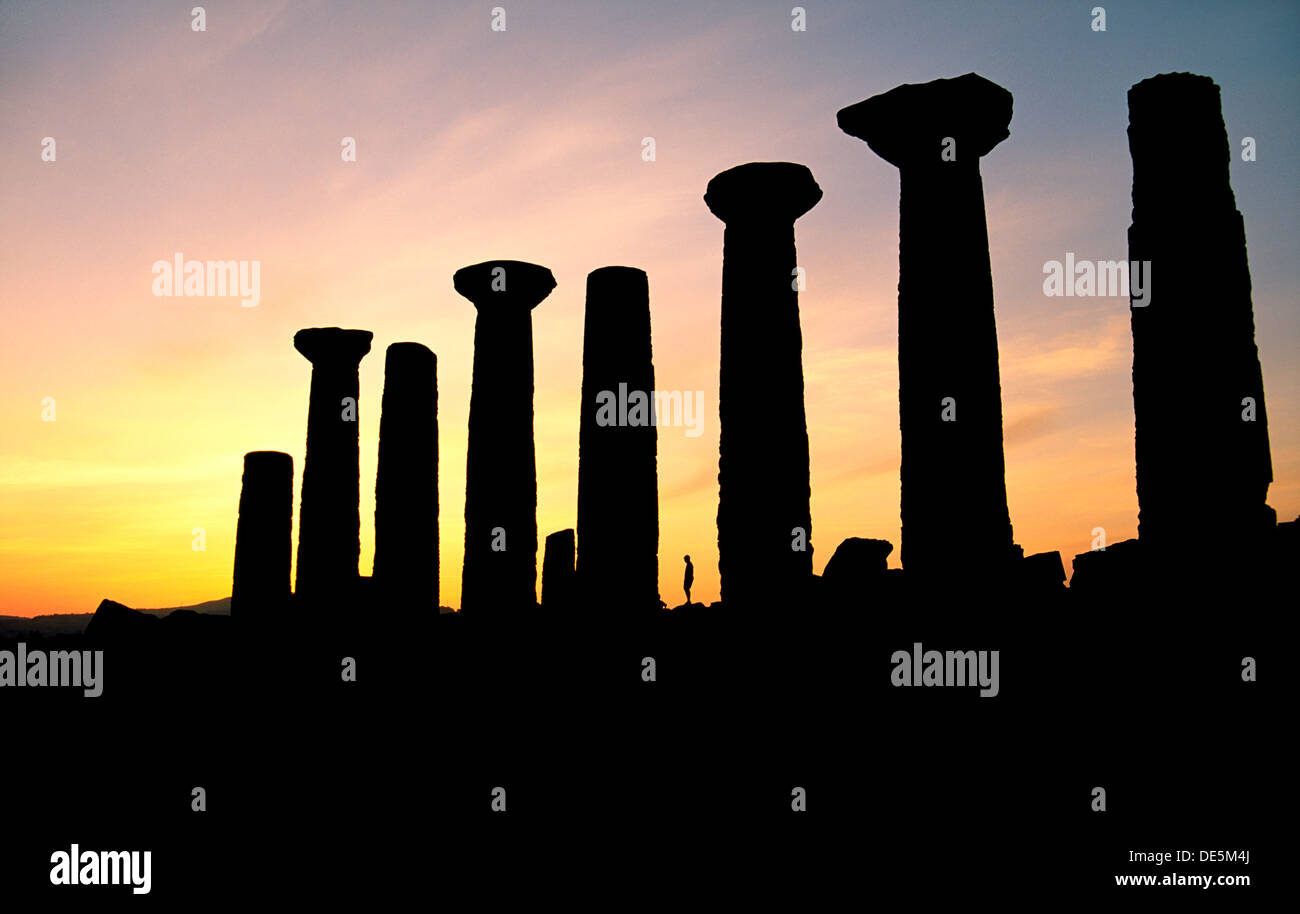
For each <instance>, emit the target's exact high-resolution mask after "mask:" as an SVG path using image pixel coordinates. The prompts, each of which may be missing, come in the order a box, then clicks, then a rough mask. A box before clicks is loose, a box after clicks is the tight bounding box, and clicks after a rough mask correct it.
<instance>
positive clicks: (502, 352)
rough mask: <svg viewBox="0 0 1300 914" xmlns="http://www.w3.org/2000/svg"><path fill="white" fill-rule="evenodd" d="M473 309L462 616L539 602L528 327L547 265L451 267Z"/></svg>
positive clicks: (544, 286) (544, 287)
mask: <svg viewBox="0 0 1300 914" xmlns="http://www.w3.org/2000/svg"><path fill="white" fill-rule="evenodd" d="M454 283H455V287H456V291H457V292H459V293H460V294H461V295H463V296H465V297H466V298H468V299H469V300H470V301H471V302H473V303H474V307H475V308H476V309H478V317H477V319H476V320H475V321H474V377H473V387H472V389H471V391H470V398H469V447H468V454H467V456H466V459H465V565H464V570H463V575H462V579H461V597H460V608H461V611H462V612H465V611H468V612H476V611H478V612H495V611H502V610H510V609H519V608H523V607H528V606H534V605H536V603H537V462H536V455H535V451H534V447H533V322H532V314H531V312H532V309H533V308H536V307H537V306H538V304H540V303H541V301H542V300H543V299H544V298H546V296H548V295H550V294H551V290H552V289H554V288H555V277H554V276H552V275H551V271H550V270H548V269H546V267H540V266H537V265H536V264H532V263H523V262H521V261H518V260H489V261H487V262H485V263H479V264H474V265H473V266H468V267H464V268H462V269H460V270H457V271H456V275H455V277H454Z"/></svg>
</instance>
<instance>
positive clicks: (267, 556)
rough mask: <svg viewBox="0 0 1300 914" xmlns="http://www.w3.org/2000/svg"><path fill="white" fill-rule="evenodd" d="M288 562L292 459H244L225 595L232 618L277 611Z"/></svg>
mask: <svg viewBox="0 0 1300 914" xmlns="http://www.w3.org/2000/svg"><path fill="white" fill-rule="evenodd" d="M292 560H293V458H292V457H291V456H289V455H288V454H284V453H281V452H279V451H251V452H249V453H247V454H245V455H244V476H243V481H242V485H241V488H240V492H239V521H238V525H237V527H236V529H235V573H234V581H233V583H232V586H231V592H230V613H231V615H232V616H235V615H239V616H244V615H248V616H249V617H251V618H252V620H253V621H254V622H255V623H256V622H261V621H265V620H264V618H263V614H264V613H267V612H271V613H275V612H279V611H280V610H282V609H283V608H284V607H285V605H286V601H287V600H288V598H289V567H290V565H291V564H292Z"/></svg>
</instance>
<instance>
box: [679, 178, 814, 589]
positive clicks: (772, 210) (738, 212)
mask: <svg viewBox="0 0 1300 914" xmlns="http://www.w3.org/2000/svg"><path fill="white" fill-rule="evenodd" d="M821 196H822V191H821V188H820V187H818V186H817V182H816V181H814V180H813V176H812V172H810V171H809V170H808V169H807V168H806V167H804V166H803V165H796V164H793V163H791V162H751V163H749V164H748V165H740V166H737V167H736V168H732V169H729V170H727V171H724V172H722V173H721V174H719V175H717V176H715V177H714V178H713V180H712V181H710V182H709V186H708V189H707V192H706V193H705V195H704V202H705V203H706V204H707V205H708V207H709V210H710V211H711V212H712V213H713V215H715V216H717V217H718V218H719V219H721V220H722V221H723V222H725V223H726V226H727V227H726V231H725V232H724V233H723V242H722V356H721V372H720V378H719V384H718V417H719V421H720V429H719V445H718V451H719V454H718V571H719V573H720V575H721V578H722V581H721V586H722V601H723V602H724V603H726V604H728V605H730V606H742V607H748V606H763V607H768V608H787V607H789V606H790V605H791V604H792V603H794V602H795V601H797V600H798V599H799V598H800V596H801V594H802V593H803V590H804V588H805V586H806V585H807V584H808V582H809V581H810V579H811V575H812V539H811V537H812V522H811V514H810V511H809V507H808V501H809V496H810V490H809V478H808V425H807V421H806V419H805V416H804V405H803V361H802V358H803V336H802V334H801V332H800V329H799V293H798V291H797V290H798V287H799V286H800V285H802V282H801V274H799V272H798V270H797V261H796V259H795V247H794V221H795V220H796V219H798V218H799V217H800V216H802V215H803V214H804V213H806V212H808V210H810V209H812V208H813V206H815V205H816V203H817V201H818V200H820V199H821Z"/></svg>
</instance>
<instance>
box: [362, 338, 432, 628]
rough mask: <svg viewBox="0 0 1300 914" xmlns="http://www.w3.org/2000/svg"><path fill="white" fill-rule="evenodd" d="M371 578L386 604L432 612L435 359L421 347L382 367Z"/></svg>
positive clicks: (395, 353) (409, 347)
mask: <svg viewBox="0 0 1300 914" xmlns="http://www.w3.org/2000/svg"><path fill="white" fill-rule="evenodd" d="M374 577H375V582H376V585H377V587H378V588H379V593H380V595H381V597H382V598H383V599H384V600H385V601H386V602H387V603H388V604H389V605H390V606H392V607H394V608H398V609H402V610H409V611H419V612H430V613H436V612H437V611H438V600H439V593H438V361H437V357H436V356H435V355H434V354H433V353H432V352H431V351H430V350H429V349H428V348H427V347H425V346H422V345H420V344H419V343H393V344H392V345H391V346H389V347H388V352H387V356H386V358H385V362H384V399H383V407H382V412H381V414H380V420H379V470H378V473H377V475H376V479H375V564H374Z"/></svg>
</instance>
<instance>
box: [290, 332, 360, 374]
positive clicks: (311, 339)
mask: <svg viewBox="0 0 1300 914" xmlns="http://www.w3.org/2000/svg"><path fill="white" fill-rule="evenodd" d="M373 338H374V334H373V333H371V332H370V331H369V330H342V329H340V328H338V327H309V328H307V329H306V330H299V331H298V332H297V333H295V334H294V335H293V348H294V349H297V350H298V351H299V352H301V353H302V354H303V355H304V356H306V358H307V360H308V361H309V362H311V363H312V364H313V365H315V364H317V363H318V362H341V363H345V364H346V363H347V362H353V363H358V362H360V361H361V359H362V358H363V357H364V356H365V355H366V353H368V352H369V351H370V341H371V340H372V339H373Z"/></svg>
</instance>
